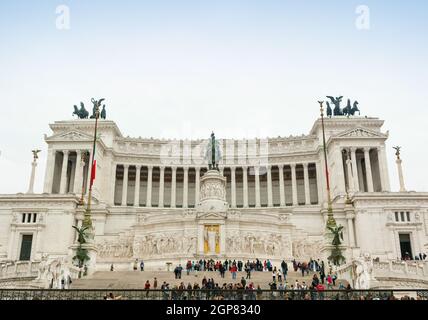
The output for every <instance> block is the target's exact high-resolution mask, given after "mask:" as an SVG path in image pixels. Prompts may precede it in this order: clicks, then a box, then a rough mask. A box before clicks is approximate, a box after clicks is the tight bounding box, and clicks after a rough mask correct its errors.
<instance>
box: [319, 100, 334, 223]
mask: <svg viewBox="0 0 428 320" xmlns="http://www.w3.org/2000/svg"><path fill="white" fill-rule="evenodd" d="M318 103H319V104H320V112H321V127H322V142H323V150H324V165H325V176H326V182H327V227H332V228H333V227H335V226H336V220H335V219H334V217H333V206H332V203H331V193H330V175H329V172H328V163H327V146H326V143H325V129H324V109H323V106H322V104H323V103H324V101H318Z"/></svg>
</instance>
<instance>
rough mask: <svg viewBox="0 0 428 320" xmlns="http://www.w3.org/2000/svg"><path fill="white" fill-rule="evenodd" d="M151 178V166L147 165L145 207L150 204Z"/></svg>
mask: <svg viewBox="0 0 428 320" xmlns="http://www.w3.org/2000/svg"><path fill="white" fill-rule="evenodd" d="M152 178H153V166H147V197H146V207H151V206H152Z"/></svg>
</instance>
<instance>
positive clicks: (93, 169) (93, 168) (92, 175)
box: [91, 160, 97, 187]
mask: <svg viewBox="0 0 428 320" xmlns="http://www.w3.org/2000/svg"><path fill="white" fill-rule="evenodd" d="M96 168H97V160H94V163H93V164H92V171H91V187H92V185H93V184H94V180H95V171H96Z"/></svg>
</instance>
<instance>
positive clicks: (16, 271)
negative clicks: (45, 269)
mask: <svg viewBox="0 0 428 320" xmlns="http://www.w3.org/2000/svg"><path fill="white" fill-rule="evenodd" d="M39 264H40V262H38V261H16V262H3V263H0V279H10V278H21V277H37V275H38V270H39Z"/></svg>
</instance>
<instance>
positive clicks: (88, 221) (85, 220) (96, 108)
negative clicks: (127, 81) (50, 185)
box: [82, 98, 104, 233]
mask: <svg viewBox="0 0 428 320" xmlns="http://www.w3.org/2000/svg"><path fill="white" fill-rule="evenodd" d="M103 100H104V99H101V100H98V101H96V100H95V99H94V98H92V103H93V104H94V114H93V116H94V118H95V129H94V141H93V145H92V156H91V159H90V160H91V161H90V164H91V167H90V170H91V178H90V181H89V192H88V203H87V207H86V210H85V214H84V218H83V223H82V226H83V227H89V229H90V230H91V231H92V230H93V227H92V219H91V198H92V185H93V182H94V179H95V171H94V170H95V169H96V168H94V165H96V164H95V148H96V143H97V127H98V118H99V117H100V104H101V102H102V101H103ZM90 233H92V232H90Z"/></svg>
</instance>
